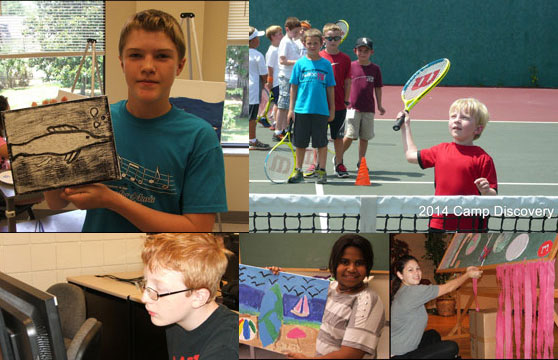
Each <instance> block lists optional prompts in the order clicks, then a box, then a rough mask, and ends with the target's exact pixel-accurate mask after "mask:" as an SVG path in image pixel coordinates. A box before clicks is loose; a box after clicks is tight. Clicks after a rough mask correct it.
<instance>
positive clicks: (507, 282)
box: [504, 265, 513, 358]
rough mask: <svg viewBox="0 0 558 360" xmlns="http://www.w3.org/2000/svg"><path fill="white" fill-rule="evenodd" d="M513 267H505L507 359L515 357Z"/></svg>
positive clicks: (505, 353)
mask: <svg viewBox="0 0 558 360" xmlns="http://www.w3.org/2000/svg"><path fill="white" fill-rule="evenodd" d="M511 273H512V272H511V267H510V265H504V325H505V327H504V329H505V330H504V338H505V348H504V350H505V352H504V356H506V358H512V357H513V344H512V332H513V329H512V304H511Z"/></svg>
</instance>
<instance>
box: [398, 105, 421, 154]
mask: <svg viewBox="0 0 558 360" xmlns="http://www.w3.org/2000/svg"><path fill="white" fill-rule="evenodd" d="M403 114H404V115H405V123H404V124H403V126H402V127H401V139H402V141H403V152H404V153H405V158H406V159H407V161H408V162H410V163H411V164H418V150H417V146H416V145H415V141H414V140H413V134H412V133H411V118H410V117H409V113H408V112H403V111H400V112H399V114H397V118H399V117H400V116H402V115H403Z"/></svg>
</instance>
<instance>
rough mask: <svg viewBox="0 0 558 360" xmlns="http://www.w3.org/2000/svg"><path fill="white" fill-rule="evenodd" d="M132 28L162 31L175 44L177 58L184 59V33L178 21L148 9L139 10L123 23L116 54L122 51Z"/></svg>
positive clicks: (163, 13)
mask: <svg viewBox="0 0 558 360" xmlns="http://www.w3.org/2000/svg"><path fill="white" fill-rule="evenodd" d="M132 30H145V31H152V32H154V31H162V32H164V33H165V34H166V35H167V36H168V37H169V38H170V39H171V41H172V42H173V43H174V45H175V46H176V50H177V52H178V60H179V61H180V60H182V59H184V56H185V54H186V42H185V40H184V33H183V32H182V29H181V28H180V25H179V24H178V21H176V19H175V18H174V17H173V16H172V15H170V14H167V13H166V12H164V11H160V10H155V9H150V10H144V11H140V12H138V13H136V14H134V15H132V16H131V17H130V18H129V19H128V20H127V21H126V23H125V24H124V27H123V28H122V31H121V32H120V40H119V42H118V54H119V55H120V56H122V51H123V50H124V46H125V45H126V40H127V39H128V35H130V32H132Z"/></svg>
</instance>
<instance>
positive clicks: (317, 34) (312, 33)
mask: <svg viewBox="0 0 558 360" xmlns="http://www.w3.org/2000/svg"><path fill="white" fill-rule="evenodd" d="M309 37H318V38H320V42H321V41H322V32H321V31H320V30H318V29H315V28H312V29H308V30H306V32H304V35H302V42H304V43H306V39H307V38H309Z"/></svg>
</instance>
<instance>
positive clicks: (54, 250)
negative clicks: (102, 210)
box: [0, 233, 144, 290]
mask: <svg viewBox="0 0 558 360" xmlns="http://www.w3.org/2000/svg"><path fill="white" fill-rule="evenodd" d="M143 236H144V234H129V233H115V234H112V233H84V234H80V233H53V234H50V233H35V234H34V233H16V234H0V271H1V272H4V273H7V274H8V275H10V276H13V277H15V278H17V279H19V280H21V281H23V282H26V283H28V284H30V285H32V286H34V287H36V288H38V289H41V290H46V289H47V288H48V287H49V286H51V285H52V284H55V283H57V282H66V278H67V277H68V276H76V275H89V274H107V273H114V272H123V271H136V270H141V269H142V268H143V266H142V262H141V258H140V254H141V249H142V245H143V240H144V238H143Z"/></svg>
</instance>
